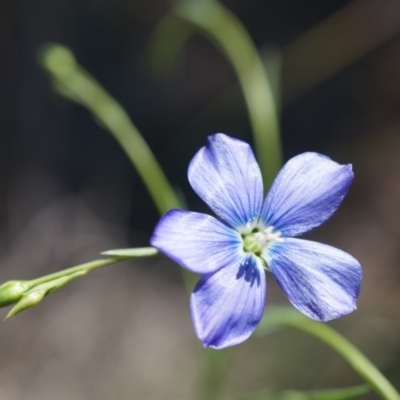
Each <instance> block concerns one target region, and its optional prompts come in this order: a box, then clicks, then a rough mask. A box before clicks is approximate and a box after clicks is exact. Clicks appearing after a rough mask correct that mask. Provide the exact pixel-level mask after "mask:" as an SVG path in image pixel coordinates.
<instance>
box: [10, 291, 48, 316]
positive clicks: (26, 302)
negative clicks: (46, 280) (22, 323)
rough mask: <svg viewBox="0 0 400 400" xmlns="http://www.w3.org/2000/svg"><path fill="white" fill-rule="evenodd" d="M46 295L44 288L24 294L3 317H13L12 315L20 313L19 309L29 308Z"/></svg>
mask: <svg viewBox="0 0 400 400" xmlns="http://www.w3.org/2000/svg"><path fill="white" fill-rule="evenodd" d="M45 295H46V290H45V289H41V290H34V291H31V292H28V293H26V294H24V295H23V296H22V298H21V300H20V301H19V302H18V303H17V304H16V305H15V306H14V307H13V308H12V309H11V310H10V312H9V313H8V314H7V317H6V318H5V319H8V318H10V317H13V316H14V315H16V314H18V313H20V312H21V311H24V310H26V309H27V308H31V307H33V306H35V305H36V304H38V303H40V302H41V301H42V300H43V298H44V296H45Z"/></svg>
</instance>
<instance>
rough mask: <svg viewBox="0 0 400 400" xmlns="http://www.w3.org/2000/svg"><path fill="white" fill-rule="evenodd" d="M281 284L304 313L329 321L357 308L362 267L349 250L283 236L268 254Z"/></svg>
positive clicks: (273, 271)
mask: <svg viewBox="0 0 400 400" xmlns="http://www.w3.org/2000/svg"><path fill="white" fill-rule="evenodd" d="M265 258H266V261H267V263H268V265H269V267H270V268H271V271H272V273H273V275H274V276H275V279H276V280H277V282H278V284H279V286H280V287H281V288H282V290H283V291H284V292H285V294H286V296H287V297H288V298H289V300H290V302H291V303H292V304H293V305H294V306H295V307H296V308H297V309H298V310H299V311H301V312H302V313H303V314H305V315H307V316H308V317H310V318H312V319H315V320H317V321H329V320H331V319H334V318H338V317H341V316H343V315H346V314H349V313H350V312H352V311H353V310H355V309H356V300H357V297H358V295H359V293H360V286H361V278H362V270H361V266H360V264H359V263H358V261H357V260H356V259H355V258H353V257H352V256H351V255H350V254H347V253H345V252H344V251H341V250H339V249H336V248H334V247H331V246H327V245H325V244H321V243H317V242H312V241H308V240H303V239H293V238H287V239H284V241H283V242H282V243H278V244H276V245H275V246H273V247H271V248H270V249H269V250H268V252H267V254H265Z"/></svg>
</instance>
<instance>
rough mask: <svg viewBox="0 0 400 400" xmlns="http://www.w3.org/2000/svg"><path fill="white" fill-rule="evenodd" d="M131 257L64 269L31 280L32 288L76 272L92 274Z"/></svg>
mask: <svg viewBox="0 0 400 400" xmlns="http://www.w3.org/2000/svg"><path fill="white" fill-rule="evenodd" d="M129 258H131V257H113V258H102V259H99V260H94V261H90V262H87V263H84V264H79V265H77V266H75V267H71V268H67V269H63V270H61V271H57V272H54V273H53V274H49V275H45V276H41V277H40V278H36V279H33V280H31V281H30V282H31V283H32V286H36V285H40V284H41V283H45V282H49V281H52V280H54V279H57V278H61V277H64V276H67V275H71V274H74V273H76V272H81V271H84V272H90V271H93V270H95V269H98V268H102V267H105V266H107V265H111V264H115V263H117V262H120V261H124V260H128V259H129Z"/></svg>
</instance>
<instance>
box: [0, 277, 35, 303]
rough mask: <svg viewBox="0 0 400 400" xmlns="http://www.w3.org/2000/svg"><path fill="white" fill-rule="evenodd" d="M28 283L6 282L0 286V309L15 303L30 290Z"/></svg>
mask: <svg viewBox="0 0 400 400" xmlns="http://www.w3.org/2000/svg"><path fill="white" fill-rule="evenodd" d="M31 286H32V284H31V283H30V282H29V281H8V282H5V283H3V284H2V285H1V286H0V307H4V306H8V305H10V304H13V303H16V302H17V301H19V300H20V299H21V297H22V296H23V295H24V294H25V293H26V292H27V291H28V290H29V289H30V288H31Z"/></svg>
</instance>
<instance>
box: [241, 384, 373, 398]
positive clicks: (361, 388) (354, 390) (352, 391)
mask: <svg viewBox="0 0 400 400" xmlns="http://www.w3.org/2000/svg"><path fill="white" fill-rule="evenodd" d="M369 390H370V389H369V387H368V386H367V385H358V386H351V387H348V388H340V389H326V390H313V391H300V390H284V391H276V390H266V391H262V392H258V393H256V394H254V395H251V396H248V397H245V398H243V399H242V400H352V399H357V398H358V397H360V396H362V395H364V394H366V393H368V392H369Z"/></svg>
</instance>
